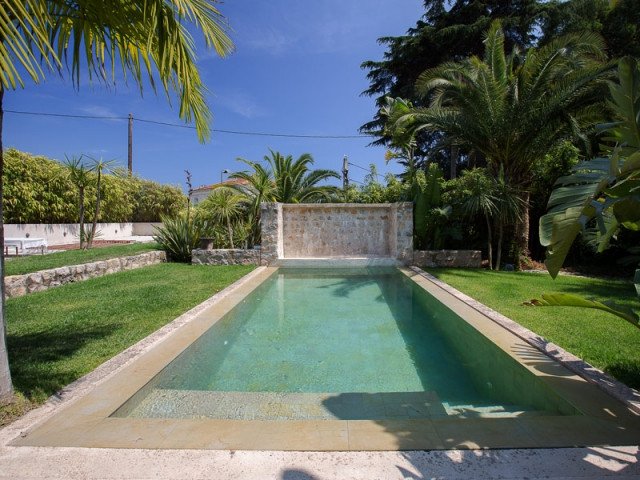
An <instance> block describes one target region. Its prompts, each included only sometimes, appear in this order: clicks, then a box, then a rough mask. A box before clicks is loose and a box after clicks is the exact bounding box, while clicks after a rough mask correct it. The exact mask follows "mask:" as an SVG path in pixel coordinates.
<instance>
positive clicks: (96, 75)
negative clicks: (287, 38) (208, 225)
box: [0, 0, 233, 402]
mask: <svg viewBox="0 0 640 480" xmlns="http://www.w3.org/2000/svg"><path fill="white" fill-rule="evenodd" d="M1 10H2V13H3V14H2V15H0V30H1V31H2V37H1V41H0V58H1V59H2V62H1V63H0V220H1V219H2V200H1V199H2V170H3V157H2V99H3V95H4V92H5V90H6V89H16V88H18V87H23V86H24V80H23V79H22V77H21V75H22V74H26V75H27V76H28V77H29V78H30V79H31V80H33V81H34V82H36V83H38V82H39V81H40V80H43V79H44V78H45V76H46V75H45V70H47V69H53V70H59V71H61V72H62V71H63V70H65V69H68V70H67V71H69V72H70V74H71V80H72V82H73V84H74V86H76V87H78V86H79V85H80V75H81V72H82V74H83V75H85V74H86V75H87V76H88V78H89V80H90V81H93V80H94V79H95V80H96V81H98V82H104V83H105V84H109V83H115V77H116V72H117V71H119V69H120V68H122V73H123V74H124V76H125V78H127V79H128V80H131V79H133V81H134V82H135V83H136V84H137V85H138V86H139V88H140V90H141V92H142V85H143V80H144V79H145V78H148V79H149V80H150V83H151V85H152V86H153V88H154V89H155V88H156V83H155V80H154V70H156V71H157V78H159V80H160V83H161V84H162V89H163V90H164V91H165V93H166V94H167V98H170V93H171V91H174V92H175V93H176V94H177V96H178V98H180V117H181V118H183V119H184V120H185V121H186V122H190V121H193V122H194V124H195V127H196V129H197V132H198V138H199V139H200V140H201V141H205V140H206V139H207V138H208V136H209V135H210V132H211V111H210V110H209V107H208V106H207V103H206V100H205V96H206V93H207V89H206V87H205V86H204V84H203V83H202V81H201V79H200V75H199V72H198V68H197V65H196V61H195V50H194V39H193V36H192V34H191V33H190V31H191V27H192V24H193V25H195V26H196V27H197V28H199V30H200V32H201V33H202V35H203V36H204V39H205V43H206V46H207V48H211V47H213V48H214V49H215V50H216V52H217V53H218V54H219V55H220V56H225V55H227V54H228V53H229V52H231V50H232V49H233V44H232V43H231V40H230V39H229V37H228V35H227V29H228V27H227V24H226V20H225V19H224V17H222V15H221V14H220V12H219V11H218V10H217V9H216V7H215V4H214V2H212V1H209V0H146V1H144V2H142V1H132V0H110V1H101V0H77V1H74V2H60V1H55V0H3V2H2V8H1ZM83 64H85V65H84V66H86V68H82V67H83ZM43 65H44V68H43ZM85 72H86V73H85ZM145 72H146V73H147V75H145ZM2 223H3V222H2V221H0V250H2V249H4V228H3V227H2ZM0 301H2V309H1V312H0V323H1V325H0V335H1V337H2V338H1V339H0V402H2V401H5V400H8V399H11V398H12V397H13V387H12V384H11V375H10V372H9V363H8V358H7V351H6V343H5V328H6V327H5V307H4V260H3V259H2V258H1V256H0Z"/></svg>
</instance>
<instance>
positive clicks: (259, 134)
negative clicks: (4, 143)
mask: <svg viewBox="0 0 640 480" xmlns="http://www.w3.org/2000/svg"><path fill="white" fill-rule="evenodd" d="M4 112H5V113H14V114H18V115H33V116H41V117H62V118H80V119H93V120H128V119H129V117H117V116H107V115H71V114H65V113H45V112H25V111H20V110H5V111H4ZM132 120H133V121H134V122H141V123H150V124H154V125H162V126H165V127H175V128H186V129H190V130H195V129H196V127H194V126H192V125H181V124H178V123H169V122H159V121H157V120H148V119H144V118H136V117H132ZM211 131H212V132H215V133H226V134H230V135H249V136H255V137H285V138H315V139H328V140H348V139H356V138H368V137H369V135H297V134H292V133H270V132H243V131H238V130H222V129H217V128H214V129H212V130H211Z"/></svg>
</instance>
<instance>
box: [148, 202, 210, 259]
mask: <svg viewBox="0 0 640 480" xmlns="http://www.w3.org/2000/svg"><path fill="white" fill-rule="evenodd" d="M156 232H157V233H156V236H155V239H156V241H157V242H158V243H159V244H160V247H161V248H162V249H163V250H164V251H165V252H166V253H167V257H168V259H169V260H172V261H174V262H183V263H191V250H193V249H195V248H200V239H201V238H203V237H209V236H211V235H212V234H213V228H212V224H211V222H210V221H208V220H205V219H204V218H203V217H202V216H201V215H197V214H193V215H190V216H188V215H177V216H175V217H167V218H163V219H162V225H161V226H159V227H156Z"/></svg>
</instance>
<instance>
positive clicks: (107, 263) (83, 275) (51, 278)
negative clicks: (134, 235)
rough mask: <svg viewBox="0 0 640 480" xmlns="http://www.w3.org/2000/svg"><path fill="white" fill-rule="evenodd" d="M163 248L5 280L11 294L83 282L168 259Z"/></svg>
mask: <svg viewBox="0 0 640 480" xmlns="http://www.w3.org/2000/svg"><path fill="white" fill-rule="evenodd" d="M166 261H167V257H166V254H165V252H163V251H153V252H147V253H142V254H140V255H134V256H130V257H122V258H112V259H109V260H102V261H99V262H92V263H85V264H82V265H71V266H67V267H59V268H53V269H51V270H41V271H39V272H34V273H29V274H26V275H11V276H9V277H6V278H5V280H4V285H5V294H6V297H7V298H11V297H21V296H22V295H26V294H27V293H33V292H41V291H43V290H48V289H50V288H54V287H59V286H60V285H65V284H67V283H73V282H80V281H82V280H88V279H89V278H95V277H101V276H103V275H108V274H110V273H116V272H121V271H123V270H133V269H136V268H141V267H146V266H148V265H153V264H155V263H162V262H166Z"/></svg>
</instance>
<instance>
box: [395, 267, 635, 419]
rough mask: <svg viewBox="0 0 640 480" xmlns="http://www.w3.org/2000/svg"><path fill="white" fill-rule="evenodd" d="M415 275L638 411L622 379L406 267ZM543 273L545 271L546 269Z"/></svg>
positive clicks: (631, 392) (449, 287) (450, 287)
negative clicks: (433, 284)
mask: <svg viewBox="0 0 640 480" xmlns="http://www.w3.org/2000/svg"><path fill="white" fill-rule="evenodd" d="M408 268H409V269H411V270H412V271H414V272H416V273H417V274H419V275H421V276H423V277H425V278H427V279H429V280H430V281H431V282H433V283H435V284H436V285H438V286H439V287H440V288H442V289H443V290H445V291H447V292H448V293H450V294H451V295H453V296H454V297H456V298H458V299H460V300H462V301H463V302H465V303H466V304H467V305H469V306H471V307H472V308H474V309H475V310H477V311H479V312H481V313H482V314H483V315H485V316H486V317H488V318H490V319H491V320H493V321H494V322H496V323H497V324H498V325H500V326H502V327H504V328H505V329H507V330H508V331H510V332H511V333H513V334H514V335H516V336H518V337H519V338H521V339H522V340H524V341H525V342H527V343H528V344H529V345H531V346H533V347H535V348H536V349H538V350H540V351H541V352H543V353H544V354H546V355H547V356H549V357H551V358H553V359H555V360H557V361H558V362H559V363H560V364H562V365H563V366H564V367H566V368H568V369H569V370H571V371H572V372H574V373H576V374H577V375H579V376H580V377H582V378H584V379H585V380H587V381H588V382H590V383H593V384H594V385H596V386H597V387H598V388H599V389H601V390H602V391H604V392H606V393H607V394H609V395H611V396H612V397H614V398H616V399H618V400H619V401H621V402H622V403H624V404H625V405H627V406H628V407H629V408H630V409H631V410H633V411H634V412H636V413H637V414H640V392H638V391H637V390H635V389H633V388H631V387H628V386H627V385H625V384H624V383H622V382H619V381H618V380H616V379H615V378H612V377H610V376H609V375H607V374H606V373H604V372H603V371H602V370H599V369H597V368H595V367H594V366H593V365H590V364H588V363H587V362H585V361H584V360H582V359H581V358H579V357H576V356H575V355H573V354H572V353H569V352H567V351H566V350H564V349H563V348H561V347H559V346H558V345H556V344H555V343H553V342H549V341H547V340H545V339H544V338H543V337H541V336H540V335H538V334H536V333H534V332H532V331H531V330H529V329H527V328H525V327H523V326H522V325H520V324H518V323H516V322H514V321H513V320H511V319H510V318H509V317H505V316H504V315H502V314H501V313H498V312H496V311H495V310H492V309H491V308H489V307H487V306H486V305H483V304H482V303H480V302H478V301H477V300H474V299H473V298H471V297H469V296H468V295H465V294H464V293H462V292H460V291H458V290H456V289H455V288H453V287H452V286H450V285H449V284H447V283H445V282H443V281H442V280H440V279H438V278H436V277H434V276H433V275H430V274H429V273H427V272H425V271H423V270H421V269H420V268H418V267H408ZM545 273H546V272H545Z"/></svg>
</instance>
